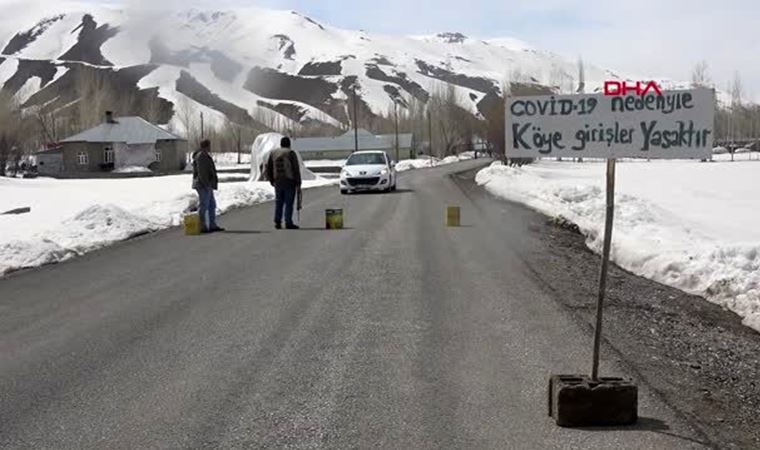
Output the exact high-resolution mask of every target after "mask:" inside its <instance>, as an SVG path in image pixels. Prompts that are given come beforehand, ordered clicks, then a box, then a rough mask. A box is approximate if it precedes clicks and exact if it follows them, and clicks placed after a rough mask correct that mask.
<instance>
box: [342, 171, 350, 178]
mask: <svg viewBox="0 0 760 450" xmlns="http://www.w3.org/2000/svg"><path fill="white" fill-rule="evenodd" d="M350 176H351V174H350V173H348V171H347V170H341V171H340V177H341V178H347V177H350Z"/></svg>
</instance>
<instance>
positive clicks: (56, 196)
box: [0, 175, 335, 275]
mask: <svg viewBox="0 0 760 450" xmlns="http://www.w3.org/2000/svg"><path fill="white" fill-rule="evenodd" d="M329 184H335V180H323V179H320V180H315V181H305V182H304V187H305V188H309V187H317V186H324V185H329ZM190 185H191V177H190V176H189V175H178V176H170V177H150V178H137V179H108V180H104V179H98V180H53V179H47V178H38V179H35V180H21V179H18V180H16V179H5V178H4V179H0V187H1V189H2V192H3V198H0V210H10V209H13V208H16V207H20V206H29V207H31V209H32V211H31V213H29V214H22V215H13V216H0V275H3V274H5V273H8V272H10V271H13V270H18V269H22V268H28V267H37V266H41V265H44V264H51V263H56V262H61V261H64V260H67V259H69V258H72V257H74V256H78V255H82V254H85V253H87V252H90V251H93V250H97V249H100V248H103V247H105V246H108V245H111V244H113V243H115V242H118V241H123V240H125V239H129V238H132V237H135V236H139V235H141V234H145V233H150V232H153V231H157V230H161V229H165V228H169V227H172V226H177V225H179V224H180V223H181V220H182V216H183V214H184V213H186V212H188V211H190V210H193V209H195V208H196V207H197V204H198V197H197V195H196V194H195V192H194V191H193V190H192V189H190V188H189V186H190ZM273 198H274V192H273V189H272V187H271V186H270V185H269V183H249V182H242V183H224V184H221V185H220V187H219V190H218V191H217V194H216V199H217V209H218V210H219V212H220V213H224V212H227V211H229V210H231V209H235V208H240V207H244V206H250V205H254V204H257V203H262V202H265V201H268V200H272V199H273Z"/></svg>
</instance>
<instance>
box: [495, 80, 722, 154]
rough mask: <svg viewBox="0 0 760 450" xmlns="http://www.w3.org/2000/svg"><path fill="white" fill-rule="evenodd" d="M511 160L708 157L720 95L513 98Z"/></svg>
mask: <svg viewBox="0 0 760 450" xmlns="http://www.w3.org/2000/svg"><path fill="white" fill-rule="evenodd" d="M506 107H507V111H506V156H507V157H508V158H539V157H567V158H579V157H587V158H605V159H611V158H667V159H689V158H695V159H704V158H709V157H710V154H711V152H712V148H713V137H714V132H713V122H714V115H715V92H714V91H713V90H711V89H704V88H699V89H692V90H684V91H663V92H662V95H656V94H654V93H651V94H647V95H645V96H639V95H626V96H605V95H603V94H592V95H544V96H531V97H510V98H508V99H507V105H506Z"/></svg>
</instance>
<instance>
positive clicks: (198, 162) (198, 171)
mask: <svg viewBox="0 0 760 450" xmlns="http://www.w3.org/2000/svg"><path fill="white" fill-rule="evenodd" d="M210 150H211V141H209V140H208V139H206V140H204V141H203V142H201V148H200V149H199V150H198V151H196V152H195V153H193V189H195V190H196V191H198V199H199V202H198V215H199V216H200V219H201V229H202V231H203V232H204V233H214V232H216V231H224V229H223V228H221V227H219V226H218V225H217V224H216V199H215V198H214V191H215V190H216V189H217V188H218V187H219V180H218V178H217V176H216V164H214V160H213V158H211V155H209V151H210Z"/></svg>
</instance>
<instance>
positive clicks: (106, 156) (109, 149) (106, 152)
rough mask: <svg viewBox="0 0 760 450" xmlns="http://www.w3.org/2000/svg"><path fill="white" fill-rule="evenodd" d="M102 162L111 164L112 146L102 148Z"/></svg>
mask: <svg viewBox="0 0 760 450" xmlns="http://www.w3.org/2000/svg"><path fill="white" fill-rule="evenodd" d="M103 162H104V163H106V164H113V148H112V147H106V148H105V149H104V150H103Z"/></svg>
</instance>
